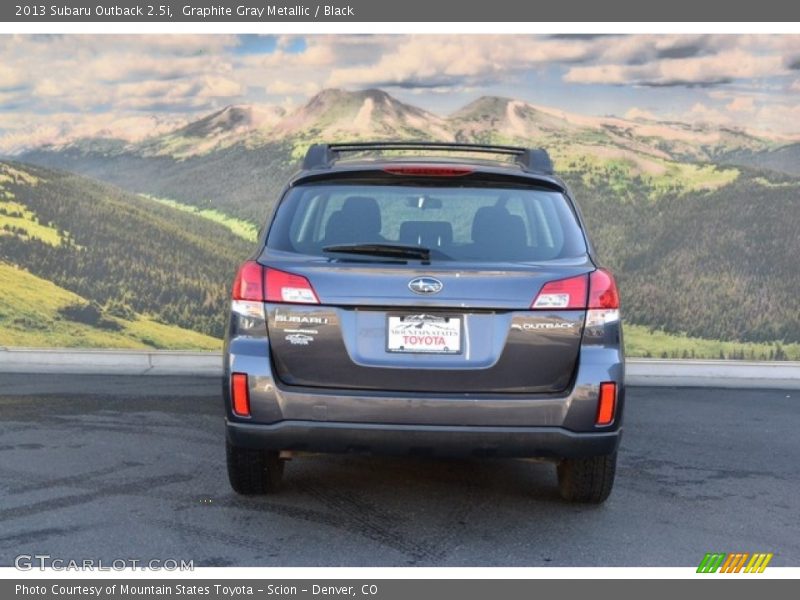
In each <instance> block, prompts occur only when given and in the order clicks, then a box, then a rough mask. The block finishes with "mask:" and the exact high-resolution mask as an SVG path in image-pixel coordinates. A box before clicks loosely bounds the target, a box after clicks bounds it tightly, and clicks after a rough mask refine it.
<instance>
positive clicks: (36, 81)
mask: <svg viewBox="0 0 800 600" xmlns="http://www.w3.org/2000/svg"><path fill="white" fill-rule="evenodd" d="M329 87H338V88H344V89H362V88H368V87H380V88H383V89H385V90H386V91H388V92H389V93H391V94H393V95H395V96H397V97H398V98H400V99H402V100H404V101H407V102H410V103H412V104H416V105H418V106H421V107H423V108H426V109H428V110H431V111H433V112H436V113H439V114H442V115H446V114H448V113H449V112H452V111H453V110H455V109H457V108H459V107H460V106H463V105H464V104H466V103H467V102H469V101H471V100H474V99H475V98H477V97H479V96H481V95H502V96H510V97H514V98H518V99H521V100H525V101H528V102H532V103H534V104H540V105H547V106H553V107H558V108H561V109H563V110H567V111H571V112H578V113H583V114H589V115H610V114H613V115H616V116H627V117H642V118H659V119H673V120H682V121H689V122H710V123H720V124H726V125H733V126H738V127H743V128H749V129H753V130H762V131H773V132H776V133H780V134H790V133H791V134H797V133H800V35H766V36H757V35H691V36H676V35H626V36H611V35H601V36H542V35H515V36H510V35H502V36H495V35H486V36H467V35H419V36H409V35H395V36H385V35H381V36H365V35H331V36H285V37H283V36H272V35H271V36H255V35H230V36H229V35H149V36H148V35H141V36H121V35H113V36H98V35H91V36H83V35H35V36H33V35H25V36H12V35H0V151H2V152H9V151H13V150H15V149H19V148H22V147H24V146H26V145H30V144H32V143H41V142H48V141H58V139H59V138H60V137H61V138H63V137H64V136H75V135H81V134H83V135H92V134H94V133H96V132H98V131H100V130H104V129H105V130H106V131H107V132H111V133H113V134H116V135H119V136H123V137H128V138H135V137H136V136H140V135H142V134H143V132H149V131H152V130H153V129H154V128H155V129H158V128H162V129H163V128H168V127H172V126H174V125H175V124H176V123H181V122H184V121H185V120H187V119H191V118H196V117H199V116H201V115H203V114H205V113H208V112H210V111H212V110H214V109H217V108H220V107H222V106H225V105H227V104H236V103H263V104H279V105H283V106H285V107H289V108H291V107H293V106H297V105H299V104H302V103H303V102H304V101H305V100H307V99H308V98H309V97H310V96H311V95H313V94H314V93H316V92H318V91H319V90H321V89H324V88H329Z"/></svg>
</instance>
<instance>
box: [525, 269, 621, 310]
mask: <svg viewBox="0 0 800 600" xmlns="http://www.w3.org/2000/svg"><path fill="white" fill-rule="evenodd" d="M531 308H533V309H539V310H554V309H558V310H586V309H589V310H601V311H611V310H616V309H618V308H619V293H618V292H617V284H616V283H615V282H614V277H613V276H612V275H611V273H609V272H608V271H606V270H605V269H597V270H596V271H592V272H591V273H589V275H588V276H587V275H578V276H577V277H570V278H569V279H558V280H556V281H549V282H547V283H545V284H544V286H543V287H542V289H541V291H540V292H539V295H537V296H536V299H535V300H534V301H533V304H532V305H531Z"/></svg>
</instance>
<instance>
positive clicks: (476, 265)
mask: <svg viewBox="0 0 800 600" xmlns="http://www.w3.org/2000/svg"><path fill="white" fill-rule="evenodd" d="M489 155H494V158H493V159H489V158H487V156H489ZM348 157H349V158H348ZM476 157H481V158H476ZM224 369H225V375H224V384H223V390H224V396H225V402H226V425H227V442H226V443H227V457H228V473H229V477H230V482H231V484H232V486H233V488H234V490H236V491H237V492H239V493H243V494H257V493H266V492H270V491H272V490H274V489H275V488H276V487H277V485H278V483H279V481H280V478H281V476H282V473H283V464H284V459H285V457H287V456H290V455H291V453H293V452H304V451H307V452H341V453H348V452H358V453H368V454H369V453H374V454H410V455H417V456H419V455H423V456H466V457H540V458H545V459H551V460H552V461H554V462H555V463H556V464H557V472H558V482H559V488H560V491H561V495H562V496H563V497H564V498H565V499H568V500H573V501H581V502H594V503H599V502H602V501H604V500H605V499H606V498H607V497H608V495H609V493H610V491H611V487H612V485H613V481H614V473H615V466H616V460H617V447H618V444H619V440H620V436H621V432H622V430H621V419H622V409H623V402H624V392H625V388H624V362H623V346H622V329H621V323H620V315H619V298H618V294H617V289H616V285H615V282H614V279H613V277H612V276H611V274H610V273H609V272H608V271H605V270H603V269H602V268H599V266H598V264H597V261H596V258H595V255H594V252H593V250H592V246H591V243H590V242H589V240H588V237H587V235H586V231H585V228H584V224H583V220H582V218H581V215H580V212H579V210H578V208H577V206H576V205H575V203H574V202H573V200H572V198H571V197H570V195H569V192H568V191H567V189H566V187H565V185H564V183H563V182H562V181H561V180H560V179H558V178H557V177H555V176H554V175H553V172H552V164H551V162H550V158H549V157H548V155H547V153H546V152H545V151H543V150H539V149H523V148H516V147H510V146H482V145H465V144H437V143H375V144H332V145H326V144H315V145H313V146H311V148H310V149H309V150H308V153H307V155H306V157H305V161H304V163H303V168H302V169H301V170H300V172H299V173H297V174H296V175H295V176H294V177H293V178H292V179H291V180H290V181H289V183H288V185H287V187H286V189H285V191H284V192H283V195H282V197H281V198H280V200H279V202H278V204H277V206H276V209H275V211H274V213H273V215H272V217H271V220H270V222H269V223H268V226H267V227H265V229H264V231H263V233H262V235H261V237H260V239H259V243H258V249H257V251H256V252H255V253H254V255H253V256H252V257H251V259H250V260H248V261H246V262H245V263H244V264H243V265H242V266H241V268H240V270H239V272H238V274H237V276H236V280H235V282H234V285H233V295H232V308H231V315H230V323H229V328H228V331H227V335H226V339H225V352H224Z"/></svg>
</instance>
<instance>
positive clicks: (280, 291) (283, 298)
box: [267, 269, 319, 304]
mask: <svg viewBox="0 0 800 600" xmlns="http://www.w3.org/2000/svg"><path fill="white" fill-rule="evenodd" d="M267 302H292V303H296V304H319V299H318V298H317V294H316V293H315V292H314V288H312V287H311V283H310V282H309V281H308V279H306V278H305V277H303V276H302V275H294V274H292V273H286V272H284V271H278V270H277V269H267Z"/></svg>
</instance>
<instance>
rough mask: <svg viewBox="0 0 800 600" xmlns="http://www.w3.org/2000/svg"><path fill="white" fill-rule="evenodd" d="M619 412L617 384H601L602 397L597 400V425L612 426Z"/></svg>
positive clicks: (605, 382)
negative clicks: (615, 414) (616, 413)
mask: <svg viewBox="0 0 800 600" xmlns="http://www.w3.org/2000/svg"><path fill="white" fill-rule="evenodd" d="M616 410H617V384H616V383H614V382H613V381H604V382H603V383H601V384H600V395H599V397H598V399H597V419H596V420H595V425H611V423H612V422H613V421H614V413H615V412H616Z"/></svg>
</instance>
